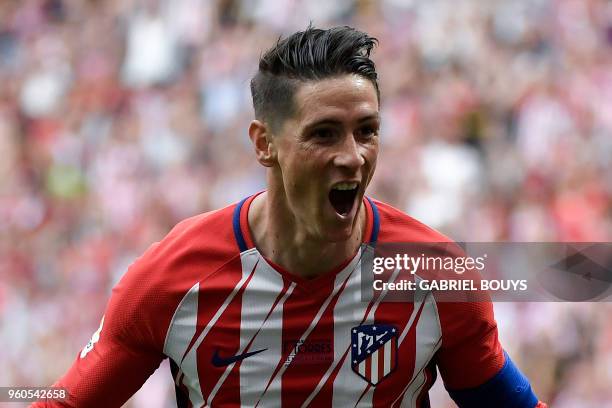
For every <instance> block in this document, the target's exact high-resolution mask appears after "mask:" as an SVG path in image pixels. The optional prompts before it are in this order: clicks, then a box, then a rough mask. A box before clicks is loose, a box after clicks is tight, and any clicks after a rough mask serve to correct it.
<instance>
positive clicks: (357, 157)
mask: <svg viewBox="0 0 612 408" xmlns="http://www.w3.org/2000/svg"><path fill="white" fill-rule="evenodd" d="M361 148H362V146H360V145H359V143H358V142H357V141H356V140H355V138H354V137H353V135H350V134H349V135H346V136H345V137H344V138H343V140H342V142H341V143H339V144H338V151H337V153H336V155H335V157H334V165H335V166H337V167H344V168H346V169H349V170H357V169H359V168H360V167H361V166H363V165H364V164H365V158H364V157H363V154H362V152H361Z"/></svg>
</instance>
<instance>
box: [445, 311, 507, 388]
mask: <svg viewBox="0 0 612 408" xmlns="http://www.w3.org/2000/svg"><path fill="white" fill-rule="evenodd" d="M438 308H439V311H440V324H441V327H442V345H441V347H440V350H439V351H438V353H437V364H438V368H439V370H440V374H441V375H442V379H443V380H444V384H445V386H446V388H449V389H462V388H471V387H476V386H478V385H481V384H483V383H485V382H486V381H487V380H489V379H490V378H492V377H493V376H494V375H495V374H496V373H497V372H499V370H501V368H502V367H503V365H504V353H503V350H502V347H501V344H500V343H499V339H498V334H497V323H496V322H495V319H494V316H493V305H492V303H491V302H490V301H475V302H440V303H438Z"/></svg>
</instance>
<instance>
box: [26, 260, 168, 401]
mask: <svg viewBox="0 0 612 408" xmlns="http://www.w3.org/2000/svg"><path fill="white" fill-rule="evenodd" d="M149 251H151V249H150V250H149ZM149 251H148V252H149ZM143 258H146V253H145V256H143ZM143 258H141V259H139V260H138V261H136V263H135V264H134V265H132V266H131V267H130V268H129V269H128V271H127V273H126V274H125V275H124V277H123V278H122V279H121V281H120V282H119V283H118V284H117V286H116V287H115V288H114V289H113V293H112V296H111V299H110V301H109V303H108V306H107V308H106V311H105V314H104V317H103V318H102V321H101V323H100V326H99V328H98V330H97V331H96V332H95V333H94V334H93V336H92V338H91V340H90V341H89V343H88V344H87V345H86V346H85V347H84V348H83V349H82V350H81V351H80V352H79V354H78V355H77V357H76V360H75V361H74V363H73V364H72V366H71V367H70V368H69V369H68V371H67V372H66V373H65V374H64V375H63V376H62V377H61V378H60V379H59V380H58V381H57V382H56V383H55V384H54V385H53V386H54V387H63V388H65V389H66V391H67V394H68V396H67V398H66V399H65V400H64V401H62V402H60V401H54V402H51V401H47V402H39V403H36V404H34V405H33V406H34V407H119V406H121V405H122V404H123V403H124V402H125V401H126V400H127V399H129V398H130V397H131V396H132V394H134V393H135V392H136V391H137V390H138V389H139V388H140V387H141V386H142V384H143V383H144V382H145V381H146V380H147V378H148V377H149V376H150V375H151V374H152V373H153V372H154V371H155V370H156V369H157V368H158V367H159V365H160V363H161V362H162V360H163V359H164V355H163V336H165V333H159V328H158V327H156V326H155V322H154V321H155V319H153V316H155V314H154V313H155V310H154V309H152V307H151V305H154V304H155V303H156V302H157V301H158V299H156V297H157V296H159V292H157V291H156V290H155V288H152V287H151V286H150V284H148V282H147V277H148V276H149V275H150V273H151V271H150V270H149V269H150V267H149V266H148V263H147V262H146V261H145V260H144V259H143Z"/></svg>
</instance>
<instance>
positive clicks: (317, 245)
mask: <svg viewBox="0 0 612 408" xmlns="http://www.w3.org/2000/svg"><path fill="white" fill-rule="evenodd" d="M281 203H282V201H281V200H279V199H278V197H275V194H274V192H272V191H267V192H264V193H262V194H260V195H258V196H257V197H256V198H255V199H254V200H253V202H252V203H251V206H250V208H249V214H248V223H249V227H250V230H251V233H252V237H253V240H254V241H255V246H256V247H257V249H258V250H259V252H260V253H261V254H262V255H264V256H265V257H266V258H268V259H270V260H271V261H272V262H274V263H276V264H277V265H280V266H282V267H283V268H284V269H286V270H287V271H290V272H291V273H292V274H294V275H297V276H299V277H302V278H305V279H313V278H316V277H317V276H320V275H322V274H324V273H325V272H328V271H330V270H332V269H334V268H335V267H337V266H339V265H340V264H342V263H343V262H344V261H346V260H347V259H348V258H350V257H352V256H353V255H355V253H356V252H357V250H358V249H359V246H360V245H361V242H362V237H363V233H364V230H365V225H366V211H365V206H364V205H363V203H360V204H361V207H360V210H359V212H358V214H357V222H356V224H355V228H354V229H353V233H352V234H351V237H350V238H349V239H347V240H345V241H341V242H329V241H326V240H324V239H321V238H320V237H313V236H312V234H309V233H308V231H307V230H306V229H305V228H300V224H299V222H298V221H297V220H296V219H295V218H294V217H293V215H292V214H291V213H290V211H288V209H286V208H283V207H284V206H283V205H282V204H281Z"/></svg>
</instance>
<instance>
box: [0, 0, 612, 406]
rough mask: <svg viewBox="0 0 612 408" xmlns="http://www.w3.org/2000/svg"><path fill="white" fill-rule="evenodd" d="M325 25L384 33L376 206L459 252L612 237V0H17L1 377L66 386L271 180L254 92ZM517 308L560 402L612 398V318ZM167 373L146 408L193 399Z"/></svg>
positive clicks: (6, 145) (5, 109) (4, 166)
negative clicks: (255, 121) (160, 245)
mask: <svg viewBox="0 0 612 408" xmlns="http://www.w3.org/2000/svg"><path fill="white" fill-rule="evenodd" d="M310 21H312V22H313V24H314V25H315V26H317V27H329V26H332V25H338V24H342V25H344V24H347V25H351V26H354V27H357V28H358V29H361V30H362V31H366V32H368V33H369V34H371V35H373V36H375V37H377V38H378V39H379V41H380V46H379V47H378V48H377V49H376V51H375V53H374V60H375V62H376V64H377V68H378V73H379V77H380V86H381V93H382V106H381V113H382V118H383V119H382V123H383V128H382V132H381V133H382V139H381V143H382V145H381V153H380V157H379V161H378V168H377V174H376V176H375V178H374V181H373V184H372V186H371V187H370V190H369V194H370V195H371V196H373V197H375V198H378V199H381V200H383V201H387V202H389V203H391V204H393V205H394V206H396V207H398V208H400V209H402V210H404V211H406V212H407V213H408V214H410V215H412V216H413V217H415V218H417V219H419V220H421V221H423V222H425V223H427V224H428V225H430V226H432V227H435V228H437V229H439V230H441V231H443V232H444V233H446V234H447V235H449V236H451V237H453V238H454V239H456V240H465V241H486V242H494V241H523V242H525V241H526V242H529V241H549V242H554V241H608V242H610V240H611V238H612V3H611V2H609V1H606V0H514V1H504V0H487V1H479V0H462V1H453V0H428V1H418V0H403V1H402V0H384V1H379V2H375V1H367V0H341V1H328V0H310V1H299V0H288V1H280V2H279V1H274V0H252V1H250V0H211V1H200V0H172V1H162V0H159V1H158V0H108V1H96V0H88V1H86V0H21V1H17V0H8V1H2V2H0V157H1V158H0V385H2V386H8V385H45V384H50V383H52V382H53V381H54V380H55V379H56V377H57V376H59V375H60V374H61V373H63V372H64V371H65V369H66V368H67V367H68V366H69V365H70V364H71V362H72V361H73V360H74V358H75V357H76V355H77V352H78V351H79V350H80V349H81V348H82V347H83V346H84V345H85V344H86V343H87V340H88V338H89V337H90V335H91V333H93V331H95V329H96V328H97V327H98V323H99V319H100V317H101V316H102V314H103V310H104V307H105V303H106V301H107V299H108V295H109V293H110V289H111V288H112V286H113V285H114V284H115V283H116V282H117V280H118V279H119V277H120V276H121V275H122V274H123V273H124V271H125V270H126V267H127V266H128V265H129V264H130V263H131V262H132V261H133V260H134V259H135V258H136V257H137V256H138V255H139V254H140V253H142V252H143V251H144V250H145V249H146V248H147V247H148V246H149V245H150V244H151V243H152V242H155V241H157V240H159V239H160V238H162V237H163V236H164V235H165V234H166V233H167V232H168V231H169V229H170V228H171V227H172V226H173V225H174V224H176V223H177V222H178V221H179V220H181V219H183V218H186V217H189V216H191V215H194V214H197V213H200V212H204V211H208V210H210V209H214V208H218V207H221V206H225V205H228V204H230V203H232V202H234V201H237V200H239V199H241V198H242V197H244V196H246V195H248V194H250V193H253V192H256V191H259V190H261V189H263V188H264V186H265V184H264V182H265V179H264V170H263V168H261V167H260V166H259V165H258V164H257V162H256V161H255V160H254V155H253V152H252V148H251V146H250V142H249V140H248V137H247V133H246V129H247V127H248V123H249V121H250V120H251V119H252V117H253V111H252V105H251V100H250V94H249V86H248V85H249V80H250V78H251V76H252V75H253V74H254V73H255V70H256V68H257V62H258V58H259V56H260V55H261V53H262V52H263V51H264V50H265V49H267V48H268V47H270V46H271V45H272V44H273V43H274V42H275V41H276V40H277V39H278V37H279V36H280V35H283V34H288V33H292V32H294V31H296V30H301V29H304V28H305V27H306V26H307V25H308V23H309V22H310ZM495 310H496V316H497V320H498V322H499V324H500V335H501V340H502V343H503V344H504V346H505V347H506V349H507V350H509V352H510V354H511V355H512V356H513V358H514V360H515V361H516V362H517V363H518V364H519V365H520V366H521V368H522V369H523V370H524V371H525V372H526V373H527V374H528V376H529V377H530V378H531V379H532V383H533V385H534V387H535V389H536V391H537V392H538V394H539V396H540V397H541V398H542V399H544V400H546V401H548V402H549V403H552V404H553V406H554V407H603V406H609V405H610V404H612V389H611V388H610V384H612V319H610V317H609V316H610V315H611V313H610V312H612V307H611V304H606V303H585V304H563V303H550V304H549V303H532V304H525V303H523V304H496V305H495ZM159 378H162V379H159ZM151 381H152V382H155V384H156V385H154V386H151V385H146V386H145V387H148V388H145V389H146V390H147V392H146V393H141V394H139V396H138V397H136V398H134V399H133V400H132V401H131V402H130V403H129V404H128V405H131V406H155V405H154V402H155V401H162V402H163V401H166V400H170V401H171V400H172V398H173V392H172V389H171V388H172V384H171V381H170V374H169V372H168V370H167V368H166V370H165V371H164V372H163V375H162V377H157V374H156V376H155V377H154V378H152V379H151ZM160 384H161V385H160ZM436 389H437V390H438V391H436V392H435V393H434V396H433V400H434V401H435V403H434V406H453V405H452V404H450V405H449V403H448V402H447V401H446V397H444V396H442V395H443V394H442V393H441V392H440V391H439V389H440V386H437V388H436ZM159 406H163V404H162V405H159Z"/></svg>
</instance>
